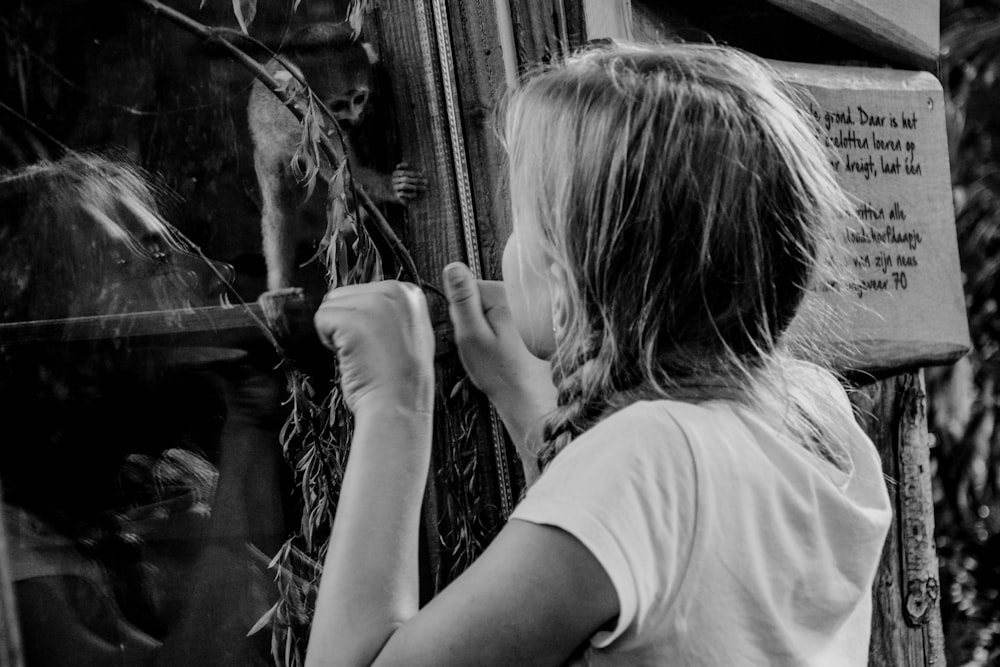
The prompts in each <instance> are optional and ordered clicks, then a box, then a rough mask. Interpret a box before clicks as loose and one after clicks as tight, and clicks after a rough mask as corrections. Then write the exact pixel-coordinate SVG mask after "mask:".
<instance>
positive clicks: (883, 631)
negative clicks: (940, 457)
mask: <svg viewBox="0 0 1000 667" xmlns="http://www.w3.org/2000/svg"><path fill="white" fill-rule="evenodd" d="M851 401H852V403H853V404H854V407H855V412H856V414H857V415H858V420H859V423H860V424H861V425H862V427H863V428H864V429H865V432H866V433H868V435H869V437H871V439H872V441H873V442H874V443H875V446H876V448H877V449H878V451H879V455H880V456H881V457H882V468H883V472H884V474H885V476H886V479H887V482H888V484H887V486H888V489H889V497H890V501H891V504H892V508H893V520H892V525H891V526H890V528H889V536H888V538H887V539H886V543H885V547H884V549H883V551H882V558H881V562H880V563H879V569H878V573H877V575H876V578H875V584H874V587H873V591H872V595H873V611H872V639H871V645H870V647H869V662H868V664H869V667H902V666H907V665H912V666H918V665H919V666H924V665H944V664H945V663H944V639H943V634H942V628H941V613H940V608H939V606H938V595H939V585H938V571H937V558H936V555H935V553H934V542H933V534H934V514H933V508H932V502H933V501H932V496H931V492H930V462H929V453H928V438H927V421H926V407H925V403H926V396H925V390H924V383H923V375H922V373H920V372H915V373H907V374H904V375H899V376H895V377H892V378H888V379H885V380H883V381H880V382H877V383H873V384H870V385H867V386H865V387H863V388H860V389H858V390H857V391H854V392H851Z"/></svg>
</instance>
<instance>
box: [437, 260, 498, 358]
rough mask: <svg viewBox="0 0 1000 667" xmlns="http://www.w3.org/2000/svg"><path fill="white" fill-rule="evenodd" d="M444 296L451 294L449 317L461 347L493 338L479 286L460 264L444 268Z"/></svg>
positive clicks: (467, 269) (463, 265)
mask: <svg viewBox="0 0 1000 667" xmlns="http://www.w3.org/2000/svg"><path fill="white" fill-rule="evenodd" d="M444 286H445V293H446V294H447V295H448V314H449V315H450V316H451V322H452V324H453V325H454V327H455V341H456V342H457V343H458V344H459V345H460V346H461V345H463V344H465V343H468V342H473V343H477V344H480V345H482V344H485V343H486V342H487V341H489V340H490V339H491V338H493V331H492V330H491V329H490V326H489V324H488V323H487V321H486V317H485V315H484V314H483V304H482V301H481V300H480V296H479V284H478V283H477V282H476V279H475V277H474V276H473V275H472V271H470V270H469V267H467V266H466V265H465V264H462V263H461V262H453V263H451V264H449V265H448V266H446V267H444Z"/></svg>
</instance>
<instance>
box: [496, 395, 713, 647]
mask: <svg viewBox="0 0 1000 667" xmlns="http://www.w3.org/2000/svg"><path fill="white" fill-rule="evenodd" d="M695 473H696V470H695V462H694V458H693V456H692V453H691V448H690V444H689V442H688V439H687V437H686V436H685V435H684V433H683V431H682V429H681V428H680V426H679V425H678V424H677V422H676V421H675V420H674V418H673V417H672V416H671V414H670V412H669V410H668V409H666V407H665V403H664V402H657V403H649V402H641V403H637V404H634V405H632V406H629V407H628V408H625V409H624V410H621V411H619V412H617V413H615V414H614V415H611V416H610V417H608V418H607V419H605V420H603V421H602V422H600V423H599V424H597V425H596V426H595V427H594V428H592V429H591V430H589V431H587V432H586V433H584V434H583V435H581V436H580V437H579V438H577V439H576V440H575V441H573V442H572V443H571V444H570V445H569V446H567V447H566V449H564V450H563V451H562V452H560V453H559V454H558V456H556V458H555V459H554V460H553V461H552V463H551V464H550V465H549V467H548V468H547V469H546V471H545V472H544V473H543V474H542V476H541V477H540V478H539V479H538V481H537V482H536V483H535V484H534V485H533V486H532V487H531V488H530V489H529V491H528V493H527V495H526V496H525V498H524V499H523V500H522V501H521V503H520V504H519V505H518V506H517V507H516V508H515V510H514V512H513V514H512V516H511V518H512V519H519V520H522V521H529V522H532V523H537V524H544V525H548V526H554V527H557V528H560V529H562V530H564V531H566V532H567V533H569V534H570V535H573V536H574V537H575V538H576V539H578V540H579V541H580V542H581V543H582V544H583V545H584V546H585V547H586V548H587V549H588V550H589V551H590V552H591V554H593V556H594V557H595V558H596V559H597V561H598V562H599V563H600V564H601V566H602V567H603V568H604V570H605V572H606V573H607V575H608V577H609V578H610V580H611V583H612V585H613V586H614V589H615V591H616V593H617V595H618V602H619V607H620V612H619V615H618V619H617V622H616V624H615V627H614V628H613V629H612V630H611V631H602V632H598V633H597V634H595V635H594V637H592V638H591V644H592V645H593V646H594V647H596V648H604V647H606V646H608V645H610V644H611V643H612V642H616V641H620V642H621V644H620V645H622V646H625V645H627V642H628V640H629V638H630V637H634V636H635V635H636V634H638V633H639V632H641V631H642V629H643V628H644V627H646V626H647V625H648V624H657V623H659V622H661V621H662V619H663V617H664V616H665V615H666V614H667V613H669V610H670V608H671V603H672V601H673V599H674V597H675V594H676V591H677V587H678V584H679V583H680V581H681V580H682V578H683V575H684V571H685V569H686V568H687V564H688V561H689V559H690V550H691V545H692V543H693V536H694V530H695V514H696V506H697V503H696V502H695V498H696V486H695V482H696V475H695Z"/></svg>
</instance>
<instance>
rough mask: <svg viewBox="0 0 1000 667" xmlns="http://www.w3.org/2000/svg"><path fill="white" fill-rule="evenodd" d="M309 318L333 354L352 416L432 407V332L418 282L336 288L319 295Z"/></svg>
mask: <svg viewBox="0 0 1000 667" xmlns="http://www.w3.org/2000/svg"><path fill="white" fill-rule="evenodd" d="M313 322H314V324H315V326H316V333H317V334H318V335H319V338H320V340H321V341H322V342H323V344H324V345H326V346H327V347H329V348H330V349H332V350H334V351H335V352H336V353H337V359H338V360H339V361H340V384H341V388H342V390H343V392H344V399H345V401H346V403H347V406H348V407H349V408H350V409H351V412H353V413H354V414H355V415H358V414H359V413H360V412H362V411H365V410H372V411H382V410H385V409H387V408H393V407H402V408H405V409H410V410H414V411H416V412H426V413H429V412H431V411H432V410H433V407H434V334H433V331H432V330H431V322H430V316H429V315H428V312H427V301H426V300H425V298H424V294H423V292H421V291H420V289H419V288H418V287H416V286H415V285H411V284H409V283H402V282H397V281H395V280H386V281H382V282H377V283H367V284H364V285H348V286H346V287H339V288H337V289H334V290H331V291H330V292H329V293H328V294H327V295H326V297H325V298H324V299H323V303H322V304H320V307H319V310H317V311H316V315H315V317H314V318H313ZM376 414H377V412H376Z"/></svg>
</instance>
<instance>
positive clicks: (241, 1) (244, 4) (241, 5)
mask: <svg viewBox="0 0 1000 667" xmlns="http://www.w3.org/2000/svg"><path fill="white" fill-rule="evenodd" d="M233 14H235V15H236V22H237V23H239V24H240V30H242V31H243V32H244V33H246V34H248V35H249V34H250V30H249V28H250V24H251V23H253V17H254V16H256V15H257V0H233Z"/></svg>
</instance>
